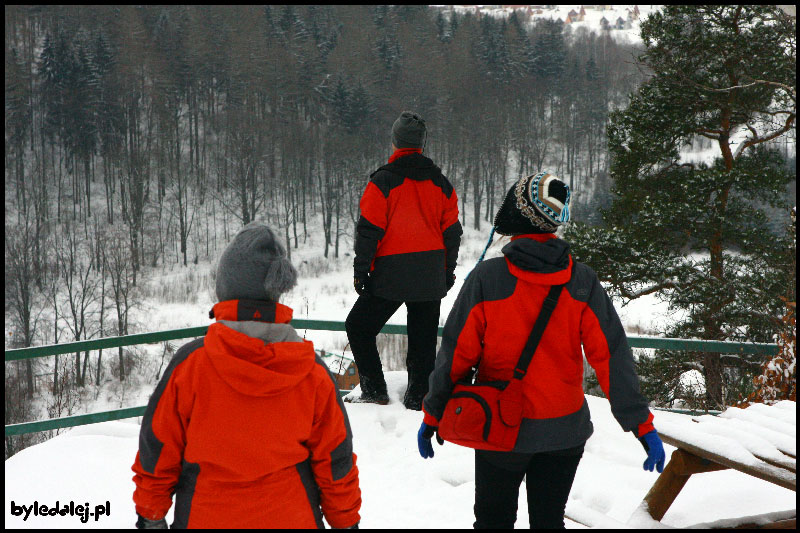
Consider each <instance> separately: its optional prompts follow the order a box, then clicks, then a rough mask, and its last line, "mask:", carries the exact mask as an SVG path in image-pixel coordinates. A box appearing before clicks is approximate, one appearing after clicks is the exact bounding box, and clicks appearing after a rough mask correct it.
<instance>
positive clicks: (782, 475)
mask: <svg viewBox="0 0 800 533" xmlns="http://www.w3.org/2000/svg"><path fill="white" fill-rule="evenodd" d="M659 436H660V437H661V440H662V441H664V442H666V443H667V444H670V445H672V446H675V447H676V448H680V449H682V450H686V451H688V452H690V453H692V454H694V455H696V456H698V457H701V458H703V459H708V460H709V461H713V462H715V463H717V464H721V465H724V466H727V467H728V468H733V469H734V470H738V471H739V472H744V473H745V474H749V475H751V476H753V477H757V478H759V479H763V480H764V481H769V482H770V483H775V484H776V485H778V486H780V487H783V488H786V489H789V490H793V491H795V492H797V475H796V474H795V473H793V472H790V471H789V470H785V469H783V468H778V467H776V466H773V465H770V464H767V463H765V462H764V461H760V460H758V459H756V461H758V462H757V464H755V465H750V464H745V463H740V462H738V461H733V460H731V459H728V458H727V457H723V456H721V455H718V454H716V453H712V452H710V451H708V450H704V449H702V448H700V447H699V446H695V445H694V444H690V443H688V442H684V441H682V440H680V439H678V438H675V437H672V436H670V435H669V434H667V433H664V432H662V431H661V430H659ZM754 458H755V456H754ZM665 471H666V469H665ZM658 520H660V519H658Z"/></svg>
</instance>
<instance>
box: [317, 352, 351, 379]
mask: <svg viewBox="0 0 800 533" xmlns="http://www.w3.org/2000/svg"><path fill="white" fill-rule="evenodd" d="M317 354H318V355H319V356H320V358H321V359H322V360H323V361H324V362H325V364H326V365H328V369H329V370H330V371H331V372H332V373H333V374H337V375H340V376H342V375H344V374H345V373H347V369H348V368H350V365H351V364H352V363H353V357H352V356H351V355H348V354H336V353H332V352H326V351H324V350H318V351H317Z"/></svg>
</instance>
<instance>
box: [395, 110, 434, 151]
mask: <svg viewBox="0 0 800 533" xmlns="http://www.w3.org/2000/svg"><path fill="white" fill-rule="evenodd" d="M426 135H427V130H426V129H425V121H424V120H422V117H420V116H419V115H417V114H416V113H412V112H411V111H403V112H402V113H400V116H399V117H398V118H397V120H395V121H394V124H393V125H392V144H394V145H395V147H396V148H423V147H424V146H425V137H426Z"/></svg>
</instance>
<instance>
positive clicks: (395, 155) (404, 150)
mask: <svg viewBox="0 0 800 533" xmlns="http://www.w3.org/2000/svg"><path fill="white" fill-rule="evenodd" d="M411 154H420V155H421V154H422V148H398V149H397V150H395V151H394V153H393V154H392V155H391V156H389V163H394V162H395V161H396V160H397V159H399V158H401V157H404V156H407V155H411Z"/></svg>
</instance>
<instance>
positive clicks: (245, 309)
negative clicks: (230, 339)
mask: <svg viewBox="0 0 800 533" xmlns="http://www.w3.org/2000/svg"><path fill="white" fill-rule="evenodd" d="M292 313H293V311H292V309H291V307H287V306H285V305H283V304H279V303H278V302H268V301H265V300H226V301H224V302H219V303H218V304H216V305H215V306H214V307H213V308H212V309H211V311H210V312H209V313H208V317H209V318H216V319H217V320H225V321H235V322H241V321H246V320H247V321H255V322H269V323H275V324H288V323H289V322H291V321H292Z"/></svg>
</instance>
